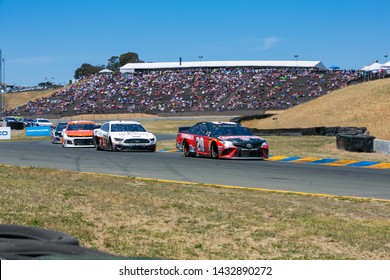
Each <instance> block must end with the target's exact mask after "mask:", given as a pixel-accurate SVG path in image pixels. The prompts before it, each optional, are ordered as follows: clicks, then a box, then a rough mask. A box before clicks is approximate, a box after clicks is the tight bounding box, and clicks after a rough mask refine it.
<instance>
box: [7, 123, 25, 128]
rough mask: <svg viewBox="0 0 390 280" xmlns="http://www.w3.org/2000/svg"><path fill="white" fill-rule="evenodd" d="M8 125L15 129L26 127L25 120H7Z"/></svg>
mask: <svg viewBox="0 0 390 280" xmlns="http://www.w3.org/2000/svg"><path fill="white" fill-rule="evenodd" d="M7 126H8V127H10V128H11V129H14V130H22V129H24V123H23V122H7Z"/></svg>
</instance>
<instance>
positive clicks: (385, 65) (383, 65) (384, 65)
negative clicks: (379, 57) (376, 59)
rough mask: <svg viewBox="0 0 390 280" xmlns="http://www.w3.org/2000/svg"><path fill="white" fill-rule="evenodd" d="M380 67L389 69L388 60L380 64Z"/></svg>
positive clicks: (389, 62) (389, 63)
mask: <svg viewBox="0 0 390 280" xmlns="http://www.w3.org/2000/svg"><path fill="white" fill-rule="evenodd" d="M381 68H382V69H390V61H388V62H386V63H385V64H382V66H381Z"/></svg>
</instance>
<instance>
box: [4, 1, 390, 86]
mask: <svg viewBox="0 0 390 280" xmlns="http://www.w3.org/2000/svg"><path fill="white" fill-rule="evenodd" d="M389 19H390V1H389V0H370V1H367V0H354V1H352V0H344V1H343V0H326V1H325V0H323V1H315V0H311V1H300V0H295V1H293V0H290V1H287V0H278V1H274V0H268V1H265V0H237V1H233V0H193V1H186V0H160V1H157V0H149V1H147V0H136V1H133V0H107V1H103V0H93V1H92V0H0V49H1V50H2V57H3V58H4V59H5V81H6V83H8V84H16V85H37V84H38V83H39V82H44V81H45V80H46V78H47V79H48V80H50V81H53V82H55V83H67V82H68V81H69V80H70V79H73V76H74V71H75V70H76V69H77V68H78V67H80V66H81V64H83V63H89V64H92V65H102V64H103V65H106V64H107V60H108V59H109V58H110V57H111V56H115V55H116V56H119V55H121V54H123V53H126V52H136V53H138V55H139V57H140V59H141V60H144V61H147V62H149V61H151V62H168V61H178V60H179V57H182V59H183V61H198V60H199V56H203V60H204V61H206V60H295V58H294V55H299V57H298V60H316V61H317V60H319V61H322V62H323V63H324V64H325V66H327V67H329V66H332V65H337V66H340V67H341V68H344V69H359V68H362V67H363V66H365V65H369V64H371V63H372V62H374V61H375V60H377V59H378V60H379V62H380V63H384V61H385V57H384V55H386V54H387V55H390V36H389V34H390V32H389V31H390V21H389ZM387 59H388V60H389V58H387Z"/></svg>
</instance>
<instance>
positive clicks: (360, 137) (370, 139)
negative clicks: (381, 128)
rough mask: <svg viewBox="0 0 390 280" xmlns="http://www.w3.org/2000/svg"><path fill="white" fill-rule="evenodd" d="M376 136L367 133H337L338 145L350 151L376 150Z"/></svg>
mask: <svg viewBox="0 0 390 280" xmlns="http://www.w3.org/2000/svg"><path fill="white" fill-rule="evenodd" d="M374 139H375V137H374V136H369V135H365V134H337V135H336V147H337V149H339V150H345V151H349V152H363V153H372V152H373V151H374Z"/></svg>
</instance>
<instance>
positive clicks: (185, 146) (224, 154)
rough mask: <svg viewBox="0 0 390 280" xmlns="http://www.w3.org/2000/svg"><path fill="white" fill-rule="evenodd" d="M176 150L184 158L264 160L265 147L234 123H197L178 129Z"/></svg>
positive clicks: (266, 147) (245, 129) (257, 137)
mask: <svg viewBox="0 0 390 280" xmlns="http://www.w3.org/2000/svg"><path fill="white" fill-rule="evenodd" d="M176 147H177V149H178V150H179V151H183V152H184V155H185V156H186V157H193V156H196V155H198V156H210V157H212V158H215V159H217V158H221V159H236V158H240V159H244V158H246V159H266V158H268V149H269V147H268V144H267V142H266V141H265V140H264V139H263V138H261V137H259V136H255V135H253V134H252V132H250V131H249V130H248V129H247V128H245V127H243V126H241V125H240V124H238V123H235V122H199V123H197V124H195V125H194V126H192V127H185V128H184V127H181V128H179V132H178V134H177V136H176Z"/></svg>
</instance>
